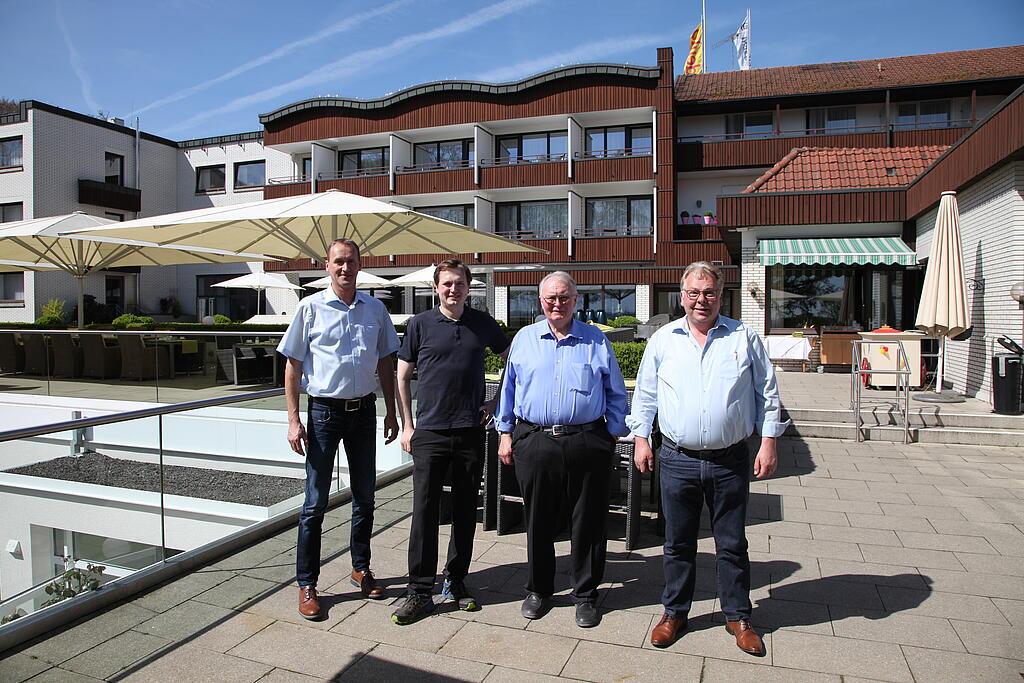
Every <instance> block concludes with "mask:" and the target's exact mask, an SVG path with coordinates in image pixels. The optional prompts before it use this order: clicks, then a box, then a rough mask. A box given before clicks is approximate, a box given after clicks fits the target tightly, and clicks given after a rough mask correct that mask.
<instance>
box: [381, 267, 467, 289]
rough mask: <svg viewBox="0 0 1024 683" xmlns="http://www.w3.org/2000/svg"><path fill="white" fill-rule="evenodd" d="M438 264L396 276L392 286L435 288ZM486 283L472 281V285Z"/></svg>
mask: <svg viewBox="0 0 1024 683" xmlns="http://www.w3.org/2000/svg"><path fill="white" fill-rule="evenodd" d="M436 267H437V266H436V265H435V266H426V267H425V268H420V269H419V270H414V271H412V272H411V273H406V274H405V275H402V276H401V277H396V278H395V279H394V280H392V281H391V283H390V284H391V286H392V287H429V288H431V289H433V288H434V269H435V268H436ZM484 284H485V283H483V282H481V281H480V280H477V279H473V280H471V281H470V283H469V286H470V287H483V286H484Z"/></svg>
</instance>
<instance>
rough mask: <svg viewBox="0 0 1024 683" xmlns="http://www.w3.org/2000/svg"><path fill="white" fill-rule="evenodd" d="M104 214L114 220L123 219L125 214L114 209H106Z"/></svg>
mask: <svg viewBox="0 0 1024 683" xmlns="http://www.w3.org/2000/svg"><path fill="white" fill-rule="evenodd" d="M103 215H104V216H105V217H106V218H109V219H110V220H112V221H123V220H124V214H123V213H115V212H113V211H104V212H103Z"/></svg>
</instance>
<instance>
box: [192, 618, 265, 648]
mask: <svg viewBox="0 0 1024 683" xmlns="http://www.w3.org/2000/svg"><path fill="white" fill-rule="evenodd" d="M271 623H273V620H272V619H268V618H267V617H263V616H260V615H258V614H250V613H248V612H233V613H232V614H231V615H230V616H228V617H226V618H225V619H224V620H222V621H220V622H218V623H216V624H213V625H211V626H209V627H208V628H207V629H205V630H204V631H202V632H201V633H197V634H196V635H194V636H192V637H191V638H189V640H188V642H189V643H192V644H195V645H198V646H199V647H202V648H204V649H207V650H213V651H215V652H227V651H228V650H230V649H231V648H233V647H234V646H235V645H238V644H239V643H241V642H242V641H243V640H245V639H246V638H249V637H250V636H252V635H254V634H256V633H259V632H260V631H262V630H263V629H265V628H266V627H267V626H269V625H270V624H271Z"/></svg>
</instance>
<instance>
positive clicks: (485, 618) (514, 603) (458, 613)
mask: <svg viewBox="0 0 1024 683" xmlns="http://www.w3.org/2000/svg"><path fill="white" fill-rule="evenodd" d="M473 596H474V597H476V599H477V601H479V603H480V609H478V610H477V611H475V612H463V611H462V610H453V611H450V612H447V613H445V617H446V618H452V619H461V620H462V621H479V622H480V623H482V624H491V625H492V626H505V627H507V628H516V629H525V628H526V627H527V626H528V625H529V624H530V620H529V619H527V618H525V617H524V616H523V615H522V613H521V611H520V608H521V606H522V603H523V598H522V597H519V596H512V595H509V594H508V593H498V592H492V591H479V590H474V591H473ZM396 606H397V605H396Z"/></svg>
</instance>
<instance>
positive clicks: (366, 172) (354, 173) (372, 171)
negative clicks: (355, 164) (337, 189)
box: [316, 166, 390, 180]
mask: <svg viewBox="0 0 1024 683" xmlns="http://www.w3.org/2000/svg"><path fill="white" fill-rule="evenodd" d="M389 169H390V167H389V166H366V167H364V168H357V169H349V170H342V171H332V172H329V173H317V174H316V179H317V180H345V179H348V178H366V177H377V176H382V175H387V174H388V170H389Z"/></svg>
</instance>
